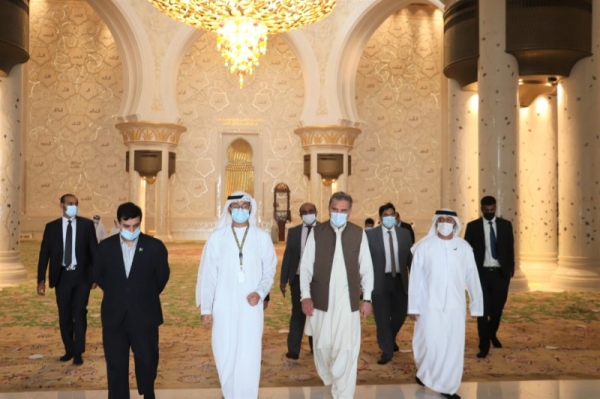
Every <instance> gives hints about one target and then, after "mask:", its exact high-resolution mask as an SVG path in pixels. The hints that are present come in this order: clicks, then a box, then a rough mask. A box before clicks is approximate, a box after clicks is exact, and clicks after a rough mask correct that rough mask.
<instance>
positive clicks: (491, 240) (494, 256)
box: [488, 221, 498, 259]
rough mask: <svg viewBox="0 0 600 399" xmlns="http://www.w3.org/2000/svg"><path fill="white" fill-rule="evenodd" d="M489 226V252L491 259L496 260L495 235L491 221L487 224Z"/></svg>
mask: <svg viewBox="0 0 600 399" xmlns="http://www.w3.org/2000/svg"><path fill="white" fill-rule="evenodd" d="M488 223H489V224H490V250H491V252H492V258H494V259H498V251H497V250H496V233H495V232H494V224H493V223H492V221H489V222H488Z"/></svg>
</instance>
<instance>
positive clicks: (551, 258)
mask: <svg viewBox="0 0 600 399" xmlns="http://www.w3.org/2000/svg"><path fill="white" fill-rule="evenodd" d="M557 129H558V126H557V97H556V96H552V97H546V96H542V97H540V98H538V99H537V100H535V101H534V102H533V103H532V104H531V105H530V106H529V107H528V108H521V117H520V131H519V144H520V150H519V155H520V157H519V199H520V200H519V215H520V216H519V220H520V223H519V233H518V234H517V237H519V248H520V251H519V254H518V256H519V259H520V262H519V263H520V266H521V270H522V271H523V273H524V274H525V276H526V277H527V280H528V281H529V286H530V287H531V288H545V286H546V285H547V284H548V283H549V282H550V275H551V274H552V272H553V271H554V270H555V269H556V267H557V256H558V223H557V220H556V215H557V213H558V209H557V202H556V198H557V195H558V168H557V166H556V163H557V139H558V136H557Z"/></svg>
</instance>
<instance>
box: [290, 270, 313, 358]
mask: <svg viewBox="0 0 600 399" xmlns="http://www.w3.org/2000/svg"><path fill="white" fill-rule="evenodd" d="M290 291H291V293H292V315H291V316H290V332H289V333H288V338H287V345H288V353H291V354H293V355H298V354H300V348H301V347H302V336H303V335H304V323H305V322H306V315H305V314H304V312H302V301H301V300H300V276H298V275H297V276H296V277H294V278H293V279H292V282H291V284H290ZM308 344H309V345H310V351H311V352H312V350H313V341H312V337H308Z"/></svg>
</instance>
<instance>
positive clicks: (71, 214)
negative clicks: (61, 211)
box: [65, 205, 78, 218]
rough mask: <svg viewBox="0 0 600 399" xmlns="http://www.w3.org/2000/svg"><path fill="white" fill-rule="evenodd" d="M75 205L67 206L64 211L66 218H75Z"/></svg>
mask: <svg viewBox="0 0 600 399" xmlns="http://www.w3.org/2000/svg"><path fill="white" fill-rule="evenodd" d="M77 210H78V209H77V205H67V209H65V213H66V214H67V216H68V217H70V218H74V217H75V216H77Z"/></svg>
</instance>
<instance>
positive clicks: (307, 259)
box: [300, 192, 373, 399]
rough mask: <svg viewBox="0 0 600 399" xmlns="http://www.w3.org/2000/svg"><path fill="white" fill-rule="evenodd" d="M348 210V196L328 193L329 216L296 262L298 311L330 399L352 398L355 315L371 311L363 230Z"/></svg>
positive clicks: (357, 333)
mask: <svg viewBox="0 0 600 399" xmlns="http://www.w3.org/2000/svg"><path fill="white" fill-rule="evenodd" d="M351 210H352V197H351V196H349V195H348V194H346V193H344V192H337V193H335V194H333V195H332V196H331V199H330V200H329V215H330V219H329V220H328V221H327V222H325V223H321V224H318V225H316V226H315V227H314V228H313V230H312V232H311V233H310V235H309V236H308V240H307V242H306V245H305V247H304V254H303V255H302V261H301V264H300V291H301V293H302V311H303V312H304V313H305V314H306V315H307V316H309V317H308V319H307V323H306V324H307V325H308V328H309V329H310V330H312V335H313V347H314V355H315V366H316V368H317V373H319V377H321V380H323V383H324V384H325V390H324V395H323V396H324V397H328V398H332V397H333V398H336V399H337V398H340V399H341V398H353V397H354V390H355V388H356V373H357V364H358V353H359V351H360V316H361V315H362V316H363V318H364V317H367V316H369V314H370V313H371V291H373V264H372V262H371V253H370V252H369V243H368V241H367V236H366V235H365V233H364V231H363V229H362V228H361V227H359V226H357V225H355V224H353V223H350V222H348V217H349V216H350V212H351ZM361 289H362V294H363V302H362V304H361V303H360V293H361ZM359 311H360V314H359Z"/></svg>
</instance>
